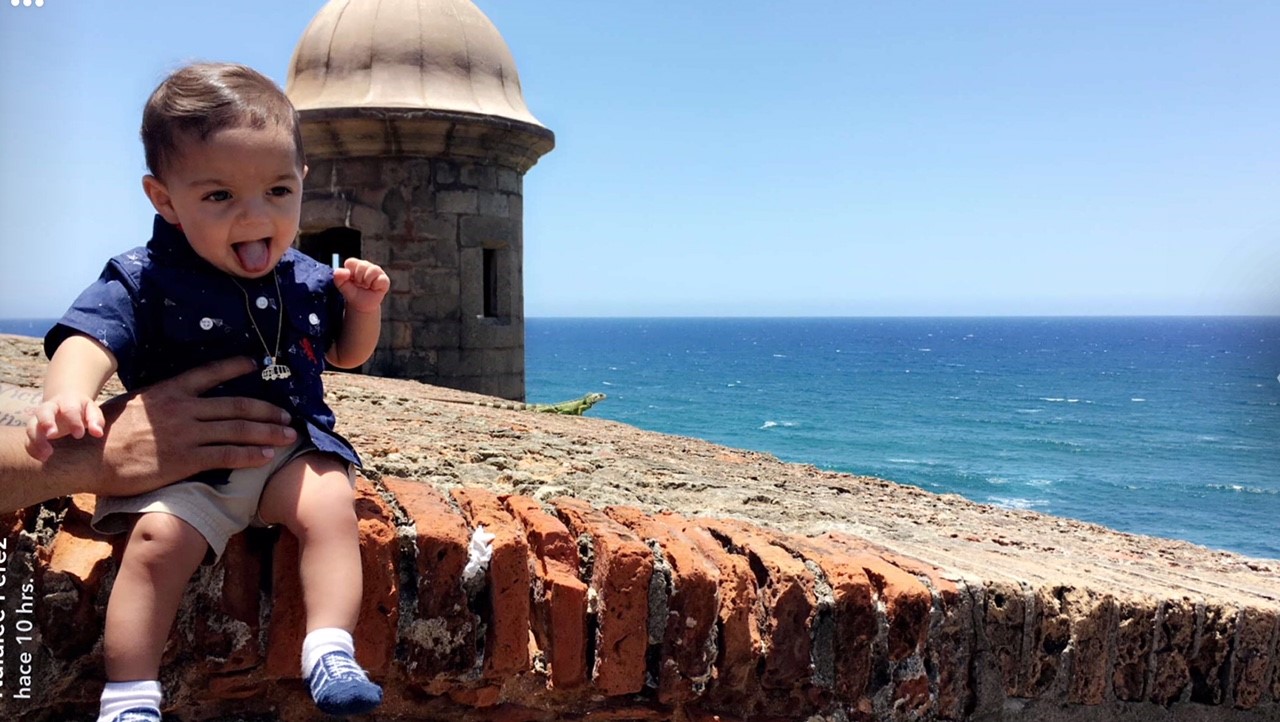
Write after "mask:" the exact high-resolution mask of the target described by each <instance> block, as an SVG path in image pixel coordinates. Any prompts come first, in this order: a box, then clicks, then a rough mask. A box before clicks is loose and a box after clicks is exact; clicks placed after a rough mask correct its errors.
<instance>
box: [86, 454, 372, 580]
mask: <svg viewBox="0 0 1280 722" xmlns="http://www.w3.org/2000/svg"><path fill="white" fill-rule="evenodd" d="M313 451H316V447H315V446H314V445H312V443H311V440H310V439H305V440H304V439H299V440H298V441H295V442H293V444H291V445H289V446H286V447H283V448H279V449H276V455H275V457H273V458H272V459H271V461H270V462H269V463H267V464H266V465H265V466H259V467H257V468H254V469H236V470H235V471H232V472H231V477H230V479H229V480H228V481H227V483H225V484H220V485H217V486H214V485H212V484H205V483H203V482H198V481H186V482H178V483H176V484H170V485H169V486H165V487H161V488H159V489H156V490H155V491H149V492H147V493H145V494H138V495H137V496H100V497H98V504H97V508H96V509H95V510H94V513H93V522H92V524H93V528H94V529H96V530H97V531H100V532H102V533H104V534H121V533H123V532H127V531H129V529H130V528H132V526H133V521H134V517H136V516H137V515H138V514H146V513H149V512H161V513H165V514H172V515H173V516H176V517H178V518H179V519H181V520H183V521H185V522H187V523H188V524H190V525H191V526H193V527H195V529H196V531H198V532H200V534H201V536H203V537H204V538H205V541H207V542H209V548H210V549H211V550H212V551H213V553H214V555H215V556H216V557H221V556H222V552H223V550H224V549H226V547H227V540H228V539H230V538H231V537H232V536H233V535H235V534H238V533H240V532H241V531H244V529H245V527H248V526H268V525H267V524H266V523H265V522H264V521H262V517H260V516H258V502H259V501H260V500H261V499H262V490H263V489H265V488H266V486H267V482H268V481H269V480H270V479H271V477H272V476H273V475H274V474H275V473H276V472H277V471H279V470H280V469H281V467H283V466H284V465H285V464H287V463H289V462H290V461H293V460H294V459H296V458H298V457H300V456H303V455H304V454H309V453H311V452H313ZM347 479H348V480H349V481H350V483H351V485H352V486H353V487H354V486H355V474H354V473H353V472H352V469H351V465H350V464H348V465H347Z"/></svg>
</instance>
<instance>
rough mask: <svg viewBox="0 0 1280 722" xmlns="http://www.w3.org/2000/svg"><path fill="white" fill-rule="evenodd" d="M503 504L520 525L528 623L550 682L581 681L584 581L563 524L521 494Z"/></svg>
mask: <svg viewBox="0 0 1280 722" xmlns="http://www.w3.org/2000/svg"><path fill="white" fill-rule="evenodd" d="M503 501H504V503H505V504H506V506H507V509H508V510H509V511H510V512H511V513H512V515H513V516H515V518H516V519H517V520H518V521H519V522H520V524H521V525H522V526H523V527H524V531H525V540H526V541H527V542H528V543H529V552H530V555H531V567H532V572H533V584H532V587H531V589H532V604H533V616H532V626H533V634H534V638H535V639H536V640H537V643H538V646H539V648H541V649H542V650H543V652H544V654H545V656H546V658H547V662H548V664H549V665H550V676H551V686H552V687H554V688H556V689H572V688H575V687H579V686H581V685H583V684H585V683H586V681H587V585H586V584H585V583H584V582H583V581H582V580H581V579H579V578H578V547H577V544H576V543H575V541H574V539H573V536H572V535H571V534H570V533H569V528H568V527H566V526H565V525H564V523H563V522H561V521H560V520H559V519H557V518H556V517H554V516H552V515H551V514H548V513H547V512H546V511H543V509H542V505H541V504H539V503H538V502H537V501H535V500H533V499H530V498H529V497H527V496H509V497H506V498H505V499H504V500H503Z"/></svg>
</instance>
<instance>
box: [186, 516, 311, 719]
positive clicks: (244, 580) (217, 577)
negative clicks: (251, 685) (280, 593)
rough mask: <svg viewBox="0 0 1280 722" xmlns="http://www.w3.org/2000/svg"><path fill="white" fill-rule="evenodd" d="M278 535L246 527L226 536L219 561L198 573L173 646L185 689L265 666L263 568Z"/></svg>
mask: <svg viewBox="0 0 1280 722" xmlns="http://www.w3.org/2000/svg"><path fill="white" fill-rule="evenodd" d="M275 536H276V533H275V532H273V531H268V530H266V529H248V530H245V531H244V532H241V533H239V534H236V535H234V536H232V537H231V538H230V539H228V540H227V546H226V549H224V550H223V553H222V559H220V560H219V561H218V563H217V564H216V565H214V566H213V567H203V566H202V567H200V568H199V569H198V570H197V571H196V573H195V575H194V577H193V579H192V582H191V584H189V585H188V587H187V593H186V598H185V599H184V600H183V606H182V610H181V611H180V612H179V616H178V619H179V623H178V624H177V625H176V627H175V629H174V632H173V636H174V638H175V640H176V643H175V644H173V645H172V646H171V647H170V649H169V651H170V652H171V653H173V654H175V655H178V660H177V661H176V662H175V663H174V666H176V667H177V668H178V669H179V670H180V672H179V674H180V676H181V679H182V680H183V685H184V686H186V687H187V688H189V689H203V688H204V686H205V684H206V683H207V681H208V680H210V679H213V678H223V677H226V678H228V679H230V678H239V677H243V676H244V675H245V674H246V673H248V674H253V673H254V672H256V671H257V669H258V668H259V667H260V666H261V665H262V662H263V658H264V656H265V653H266V650H264V649H263V647H262V637H261V635H260V634H259V633H260V631H261V628H262V625H261V611H262V610H261V600H262V581H263V570H264V569H265V567H266V564H267V560H268V556H269V554H270V544H271V541H272V540H273V539H274V538H275ZM295 666H296V661H295ZM250 670H251V671H250ZM228 684H230V683H228ZM228 694H230V692H228Z"/></svg>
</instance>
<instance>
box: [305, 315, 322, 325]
mask: <svg viewBox="0 0 1280 722" xmlns="http://www.w3.org/2000/svg"><path fill="white" fill-rule="evenodd" d="M307 320H308V321H310V322H311V325H312V326H319V325H320V317H319V316H317V315H315V314H314V313H313V314H311V315H310V316H307Z"/></svg>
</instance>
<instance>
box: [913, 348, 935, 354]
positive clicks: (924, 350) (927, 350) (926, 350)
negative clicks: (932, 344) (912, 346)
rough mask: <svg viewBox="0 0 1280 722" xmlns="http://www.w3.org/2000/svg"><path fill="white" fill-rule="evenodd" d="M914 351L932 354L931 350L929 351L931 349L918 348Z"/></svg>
mask: <svg viewBox="0 0 1280 722" xmlns="http://www.w3.org/2000/svg"><path fill="white" fill-rule="evenodd" d="M916 350H917V351H921V352H923V353H932V352H933V349H931V348H918V349H916Z"/></svg>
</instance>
